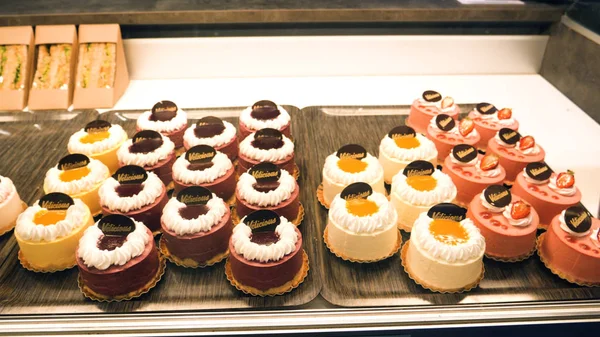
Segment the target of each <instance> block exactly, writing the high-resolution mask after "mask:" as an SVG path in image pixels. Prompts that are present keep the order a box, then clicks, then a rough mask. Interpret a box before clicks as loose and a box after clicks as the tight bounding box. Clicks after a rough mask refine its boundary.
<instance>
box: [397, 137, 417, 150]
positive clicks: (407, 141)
mask: <svg viewBox="0 0 600 337" xmlns="http://www.w3.org/2000/svg"><path fill="white" fill-rule="evenodd" d="M394 142H395V143H396V146H398V147H400V148H403V149H414V148H415V147H419V145H421V143H420V142H419V140H418V139H417V138H416V137H398V138H394Z"/></svg>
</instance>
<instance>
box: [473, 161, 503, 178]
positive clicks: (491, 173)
mask: <svg viewBox="0 0 600 337" xmlns="http://www.w3.org/2000/svg"><path fill="white" fill-rule="evenodd" d="M482 158H483V157H481V158H478V160H477V164H476V165H475V170H476V171H477V174H479V175H480V176H482V177H487V178H496V177H497V176H499V175H500V174H501V173H502V168H501V167H500V164H498V166H496V167H495V168H493V169H491V170H487V171H484V170H482V169H481V159H482Z"/></svg>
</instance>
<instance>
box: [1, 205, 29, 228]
mask: <svg viewBox="0 0 600 337" xmlns="http://www.w3.org/2000/svg"><path fill="white" fill-rule="evenodd" d="M21 207H22V209H21V212H23V211H25V210H26V209H27V204H26V203H24V202H23V201H21ZM15 226H17V220H16V219H15V221H14V222H13V223H11V224H10V225H8V226H7V227H5V228H3V229H0V236H2V235H4V234H6V233H8V232H10V231H12V230H13V229H14V228H15Z"/></svg>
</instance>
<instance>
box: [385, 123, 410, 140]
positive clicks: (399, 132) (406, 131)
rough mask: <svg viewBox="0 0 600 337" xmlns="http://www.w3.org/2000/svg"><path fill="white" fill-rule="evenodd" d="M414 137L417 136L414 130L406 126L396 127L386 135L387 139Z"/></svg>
mask: <svg viewBox="0 0 600 337" xmlns="http://www.w3.org/2000/svg"><path fill="white" fill-rule="evenodd" d="M416 135H417V134H416V132H415V129H413V128H411V127H410V126H406V125H400V126H397V127H395V128H393V129H392V131H390V132H389V133H388V137H390V138H392V139H396V138H415V136H416Z"/></svg>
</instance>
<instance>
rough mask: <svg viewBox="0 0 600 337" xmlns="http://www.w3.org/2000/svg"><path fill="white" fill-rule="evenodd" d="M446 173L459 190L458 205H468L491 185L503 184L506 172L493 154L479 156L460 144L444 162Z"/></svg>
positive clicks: (469, 146) (470, 147) (469, 147)
mask: <svg viewBox="0 0 600 337" xmlns="http://www.w3.org/2000/svg"><path fill="white" fill-rule="evenodd" d="M444 172H445V173H446V174H447V175H448V176H449V177H450V179H452V181H453V182H454V185H455V186H456V188H457V189H458V194H457V195H456V203H458V204H461V205H465V206H466V205H468V204H469V203H470V202H471V200H473V197H475V195H476V194H478V193H480V192H481V191H483V189H485V188H486V187H488V186H490V185H497V184H502V182H503V181H504V178H505V177H506V172H505V171H504V168H503V167H502V165H500V164H499V161H498V157H497V156H496V155H493V154H486V155H485V156H484V155H482V154H477V150H476V149H475V148H474V147H473V146H471V145H467V144H459V145H456V146H455V147H454V148H452V151H451V153H450V155H449V156H448V157H446V160H445V161H444Z"/></svg>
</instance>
